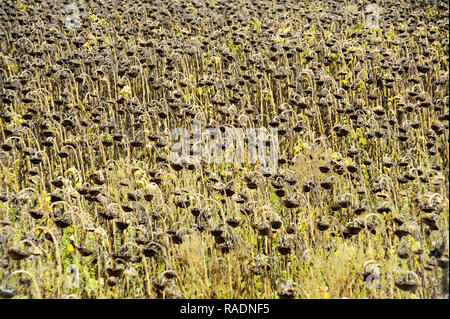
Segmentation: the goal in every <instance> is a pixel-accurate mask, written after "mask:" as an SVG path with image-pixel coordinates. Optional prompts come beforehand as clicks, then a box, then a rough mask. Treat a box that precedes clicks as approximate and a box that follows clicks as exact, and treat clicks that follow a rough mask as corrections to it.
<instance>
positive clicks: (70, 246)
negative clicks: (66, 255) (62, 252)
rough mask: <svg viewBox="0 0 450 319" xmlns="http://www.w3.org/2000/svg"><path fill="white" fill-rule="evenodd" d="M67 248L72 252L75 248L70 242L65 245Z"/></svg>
mask: <svg viewBox="0 0 450 319" xmlns="http://www.w3.org/2000/svg"><path fill="white" fill-rule="evenodd" d="M67 249H68V250H69V251H70V252H71V253H73V252H74V251H75V248H74V247H73V245H72V244H69V245H68V246H67Z"/></svg>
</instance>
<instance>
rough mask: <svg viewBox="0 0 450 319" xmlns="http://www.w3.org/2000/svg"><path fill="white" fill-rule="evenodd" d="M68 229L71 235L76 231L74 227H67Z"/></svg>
mask: <svg viewBox="0 0 450 319" xmlns="http://www.w3.org/2000/svg"><path fill="white" fill-rule="evenodd" d="M67 229H68V230H69V233H73V232H74V231H75V229H73V227H72V226H69V227H67Z"/></svg>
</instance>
